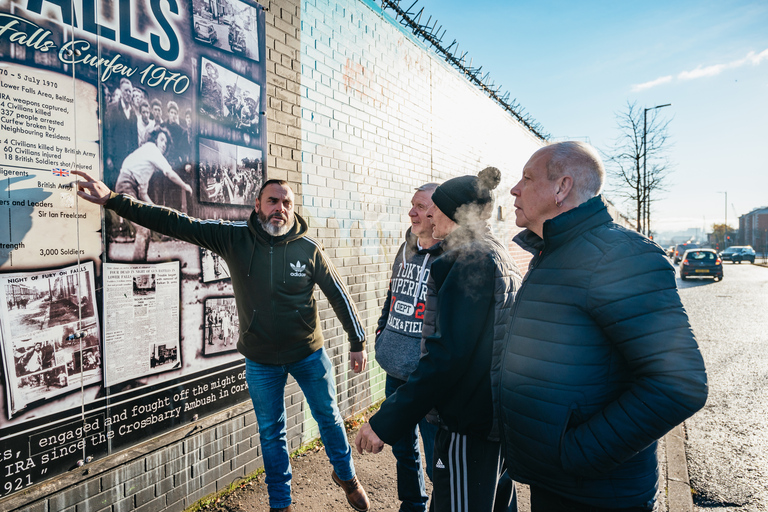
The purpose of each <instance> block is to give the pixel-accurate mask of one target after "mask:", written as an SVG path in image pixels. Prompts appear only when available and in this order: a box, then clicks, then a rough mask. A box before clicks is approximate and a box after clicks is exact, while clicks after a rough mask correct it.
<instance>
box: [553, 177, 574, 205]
mask: <svg viewBox="0 0 768 512" xmlns="http://www.w3.org/2000/svg"><path fill="white" fill-rule="evenodd" d="M572 190H573V178H572V177H571V176H567V175H566V176H562V177H561V178H560V179H559V180H558V183H557V190H556V191H555V197H556V198H557V199H558V200H559V201H560V202H563V201H565V200H566V199H567V198H568V196H570V195H571V191H572Z"/></svg>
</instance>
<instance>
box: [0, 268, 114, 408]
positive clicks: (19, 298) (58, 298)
mask: <svg viewBox="0 0 768 512" xmlns="http://www.w3.org/2000/svg"><path fill="white" fill-rule="evenodd" d="M93 275H94V270H93V263H92V262H84V263H82V264H81V265H80V266H77V265H75V266H71V267H66V268H63V269H57V270H48V271H37V272H19V273H13V274H2V275H0V322H1V323H2V345H1V346H2V356H3V366H4V368H5V372H4V373H5V389H6V392H7V395H8V396H7V404H8V410H7V414H8V418H9V419H10V418H11V417H13V415H15V414H17V413H18V412H19V411H21V410H22V409H24V408H26V407H32V406H33V404H36V405H40V404H42V403H44V402H45V400H48V399H51V398H53V397H55V396H58V395H62V394H64V393H67V392H69V391H75V390H77V391H79V390H80V386H81V384H82V385H91V384H96V383H99V382H101V359H102V358H101V350H100V340H99V322H98V316H97V315H96V312H95V311H96V310H95V308H94V303H93V297H94V296H95V286H94V279H93Z"/></svg>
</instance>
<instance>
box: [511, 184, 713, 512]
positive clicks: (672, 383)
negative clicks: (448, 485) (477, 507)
mask: <svg viewBox="0 0 768 512" xmlns="http://www.w3.org/2000/svg"><path fill="white" fill-rule="evenodd" d="M516 241H519V243H520V245H522V246H523V247H524V248H527V249H529V250H530V251H531V252H533V253H534V259H533V260H532V261H531V266H530V269H529V272H528V274H527V275H526V277H525V280H524V281H523V285H522V287H521V288H520V292H519V293H518V295H517V298H516V301H515V306H514V308H513V314H512V318H511V324H510V331H509V336H508V339H507V344H506V349H505V352H504V354H503V361H502V365H501V370H502V378H501V392H500V397H501V417H502V423H503V438H504V443H505V450H506V457H507V464H508V467H509V471H510V473H511V475H512V477H513V478H514V479H515V480H517V481H520V482H523V483H528V484H534V485H539V486H542V487H544V488H547V489H550V490H551V491H553V492H556V493H558V494H561V495H563V496H565V497H567V498H569V499H572V500H575V501H578V502H582V503H587V504H590V505H593V506H598V507H616V508H620V507H633V506H638V507H642V506H647V504H648V503H649V502H650V501H652V500H653V499H654V496H655V493H656V488H657V482H658V470H657V460H656V440H657V439H659V438H660V437H662V436H663V435H664V434H665V433H666V432H668V431H669V430H671V429H672V428H673V427H674V426H675V425H677V424H679V423H680V422H682V421H683V420H685V419H686V418H688V417H689V416H691V415H692V414H693V413H694V412H696V411H697V410H699V409H700V408H701V407H703V406H704V403H705V401H706V397H707V377H706V372H705V370H704V362H703V360H702V357H701V354H700V353H699V349H698V345H697V343H696V339H695V338H694V336H693V332H692V331H691V327H690V325H689V323H688V316H687V315H686V313H685V310H684V309H683V306H682V304H681V302H680V297H679V296H678V292H677V288H676V285H675V274H674V269H673V267H672V265H670V263H669V261H668V260H667V259H666V258H665V257H664V252H663V251H662V250H661V249H660V248H659V247H658V246H657V245H656V244H654V243H653V242H651V241H649V240H648V239H646V238H645V237H643V236H641V235H639V234H638V233H635V232H634V231H629V230H627V229H624V228H622V227H620V226H618V225H616V224H614V223H613V222H612V219H611V217H610V215H609V214H608V211H607V209H606V207H605V204H604V203H603V201H602V199H601V198H600V197H596V198H593V199H591V200H589V201H587V202H586V203H584V204H582V205H581V206H579V207H578V208H576V209H573V210H570V211H568V212H565V213H563V214H561V215H559V216H557V217H556V218H554V219H551V220H549V221H547V222H545V224H544V239H543V240H542V239H541V238H539V237H538V236H536V235H535V234H533V233H531V232H530V231H527V230H526V231H524V232H523V233H521V235H518V237H517V238H516Z"/></svg>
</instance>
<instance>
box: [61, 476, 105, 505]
mask: <svg viewBox="0 0 768 512" xmlns="http://www.w3.org/2000/svg"><path fill="white" fill-rule="evenodd" d="M100 492H101V482H100V481H99V479H92V480H86V481H85V482H83V483H81V484H79V485H77V486H76V487H73V488H71V489H67V490H65V491H63V492H61V493H59V494H56V495H55V496H51V497H50V498H49V500H48V510H50V511H52V512H53V511H54V510H64V509H65V508H67V507H70V506H72V505H75V504H77V503H80V502H82V501H84V500H86V499H88V498H90V497H91V496H96V495H97V494H99V493H100Z"/></svg>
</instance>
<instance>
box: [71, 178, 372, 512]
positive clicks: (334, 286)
mask: <svg viewBox="0 0 768 512" xmlns="http://www.w3.org/2000/svg"><path fill="white" fill-rule="evenodd" d="M73 174H76V175H78V176H81V177H82V178H83V179H84V180H85V181H78V182H77V185H78V195H79V196H80V197H82V198H83V199H85V200H87V201H90V202H92V203H96V204H99V205H102V206H104V207H105V208H107V209H110V210H113V211H114V212H115V213H117V214H118V215H120V216H122V217H125V218H127V219H128V220H130V221H132V222H135V223H137V224H140V225H142V226H144V227H146V228H149V229H152V230H154V231H158V232H160V233H162V234H164V235H168V236H173V237H176V238H179V239H180V240H184V241H186V242H189V243H193V244H196V245H199V246H201V247H204V248H206V249H208V250H210V251H212V252H214V253H216V254H219V255H220V256H221V257H222V258H224V260H225V261H226V262H227V265H228V266H229V269H230V273H231V276H232V287H233V289H234V294H235V299H236V302H237V309H238V317H239V319H240V333H241V334H240V339H239V340H238V342H237V349H238V351H239V352H240V353H241V354H243V355H244V356H245V368H246V381H247V382H248V389H249V392H250V394H251V399H252V401H253V406H254V410H255V412H256V419H257V421H258V423H259V436H260V439H261V449H262V454H263V457H264V470H265V472H266V478H265V481H266V483H267V489H268V492H269V505H270V511H272V512H276V511H290V510H291V465H290V461H289V455H288V445H287V439H286V410H285V400H284V398H285V397H284V392H285V384H286V380H287V378H288V375H289V374H290V375H292V376H293V377H294V378H295V379H296V382H297V383H298V384H299V386H300V387H301V390H302V391H303V393H304V396H305V397H306V399H307V403H308V404H309V408H310V411H311V412H312V416H313V417H314V419H315V421H317V423H318V427H319V430H320V436H321V438H322V440H323V443H324V444H325V448H326V452H327V454H328V458H329V459H330V461H331V464H332V465H333V472H332V474H331V477H332V479H333V481H334V482H336V483H337V484H338V485H339V486H341V487H342V488H343V489H344V491H345V493H346V496H347V501H348V502H349V504H350V505H351V506H352V507H353V508H354V509H355V510H359V511H367V510H368V509H369V508H370V502H369V500H368V496H367V495H366V493H365V490H364V489H363V487H362V486H361V485H360V483H359V482H358V480H357V477H356V476H355V468H354V465H353V463H352V450H351V448H350V446H349V443H348V442H347V436H346V433H345V430H344V422H343V420H342V418H341V415H340V414H339V409H338V406H337V405H336V400H335V395H336V391H335V389H334V384H333V375H332V366H331V361H330V359H329V358H328V355H327V354H326V352H325V349H324V348H323V336H322V331H321V328H320V323H319V320H318V315H317V305H316V303H315V299H314V297H313V291H314V287H315V284H317V285H318V286H320V289H321V290H322V291H323V293H324V294H325V296H326V297H327V298H328V301H329V302H330V304H331V306H332V307H333V310H334V312H335V313H336V315H337V316H338V318H339V320H341V323H342V325H343V326H344V330H345V331H346V332H347V334H348V336H349V342H350V368H351V369H352V370H353V371H354V372H355V373H360V372H362V371H363V370H364V369H365V366H366V363H367V356H366V352H365V332H364V329H363V326H362V324H361V323H360V320H359V318H358V314H357V310H356V308H355V305H354V303H353V302H352V299H351V298H350V296H349V294H348V293H347V290H346V288H345V287H344V285H343V283H342V282H341V279H340V277H339V274H338V272H337V271H336V268H335V267H334V266H333V264H332V263H331V262H330V261H329V260H328V259H327V257H326V255H325V254H324V252H323V250H322V248H321V246H320V244H319V242H317V241H315V240H313V239H311V238H309V237H308V236H306V233H307V223H306V222H305V221H304V219H302V218H301V217H300V216H299V215H298V214H296V213H294V211H293V207H294V196H293V191H292V190H291V188H290V187H289V186H288V184H287V183H286V182H285V181H282V180H269V181H267V182H266V183H264V186H263V187H262V188H261V191H260V192H259V195H258V197H257V199H256V204H255V210H254V211H253V212H252V213H251V216H250V218H249V219H248V221H247V222H244V221H238V222H232V221H224V220H200V219H195V218H192V217H188V216H186V215H184V214H182V213H180V212H177V211H176V210H172V209H170V208H165V207H159V206H154V205H149V204H146V203H143V202H141V201H138V200H136V199H134V198H133V197H131V196H129V195H126V194H116V193H114V192H112V191H111V190H110V189H109V187H107V186H106V185H105V184H104V183H103V182H101V181H99V180H95V179H93V178H91V177H90V176H89V175H88V174H86V173H83V172H79V171H73Z"/></svg>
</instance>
